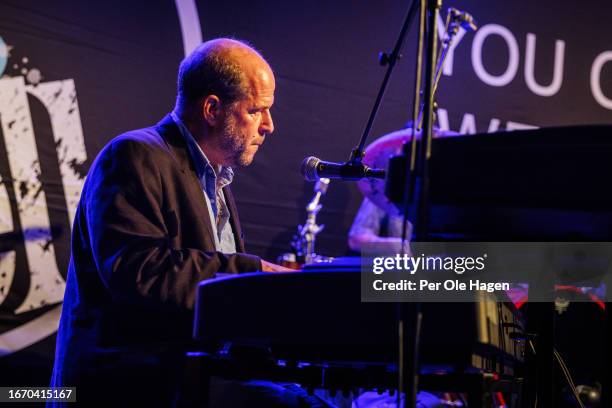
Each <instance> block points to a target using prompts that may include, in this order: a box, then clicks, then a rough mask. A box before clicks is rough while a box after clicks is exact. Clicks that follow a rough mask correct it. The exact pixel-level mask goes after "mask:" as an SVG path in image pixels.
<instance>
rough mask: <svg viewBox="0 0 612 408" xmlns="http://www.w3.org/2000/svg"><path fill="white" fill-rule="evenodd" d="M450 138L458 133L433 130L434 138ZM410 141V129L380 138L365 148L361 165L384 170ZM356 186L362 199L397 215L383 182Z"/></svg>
mask: <svg viewBox="0 0 612 408" xmlns="http://www.w3.org/2000/svg"><path fill="white" fill-rule="evenodd" d="M452 136H459V133H457V132H453V131H451V130H441V129H434V130H433V137H434V138H439V137H452ZM416 137H417V139H420V138H421V132H417V133H416ZM411 140H412V129H411V128H406V129H401V130H396V131H395V132H392V133H389V134H387V135H384V136H381V137H379V138H378V139H376V140H375V141H373V142H372V143H371V144H370V145H369V146H368V147H366V149H365V155H364V157H363V163H364V164H365V165H367V166H369V167H371V168H376V169H386V168H387V165H388V163H389V157H391V156H394V155H397V154H399V153H401V151H402V146H403V145H404V143H406V142H410V141H411ZM357 186H358V187H359V190H361V193H362V194H363V195H364V197H366V198H368V199H369V200H370V201H372V202H373V203H374V204H376V205H377V206H378V207H380V208H381V209H383V210H384V211H385V212H386V213H387V214H390V215H399V211H398V209H397V207H395V205H394V204H393V203H392V202H391V201H389V199H388V198H387V197H386V196H385V180H380V179H362V180H360V181H359V182H358V183H357Z"/></svg>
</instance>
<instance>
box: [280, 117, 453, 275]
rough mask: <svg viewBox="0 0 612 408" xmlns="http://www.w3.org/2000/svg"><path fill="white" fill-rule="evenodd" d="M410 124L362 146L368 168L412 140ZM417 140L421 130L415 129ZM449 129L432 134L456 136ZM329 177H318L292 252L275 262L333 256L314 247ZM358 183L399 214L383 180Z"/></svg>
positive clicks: (298, 263) (294, 264) (380, 165)
mask: <svg viewBox="0 0 612 408" xmlns="http://www.w3.org/2000/svg"><path fill="white" fill-rule="evenodd" d="M412 134H413V131H412V128H409V127H408V128H404V129H400V130H397V131H394V132H391V133H389V134H387V135H384V136H382V137H380V138H378V139H376V140H374V142H372V143H371V144H370V145H369V146H368V147H367V148H366V150H365V155H364V157H363V163H364V164H365V165H366V166H368V167H370V168H377V169H384V168H387V164H388V163H389V158H390V157H392V156H394V155H397V154H399V153H400V152H401V150H402V147H403V145H404V144H405V143H410V142H411V141H412ZM415 135H416V137H417V140H418V139H420V137H421V132H420V131H417V132H415ZM458 135H459V133H457V132H453V131H451V130H442V129H438V128H436V129H434V136H433V137H434V138H444V137H453V136H458ZM329 184H330V180H329V179H327V178H321V179H319V180H318V181H317V182H316V183H315V185H314V193H315V195H314V197H313V198H312V200H311V201H310V202H309V203H308V205H307V206H306V214H307V217H306V222H305V223H304V224H303V225H299V226H298V227H297V233H296V234H295V235H294V236H293V239H292V241H291V252H288V253H284V254H282V255H281V256H279V257H278V260H277V262H278V263H279V264H280V265H282V266H285V267H288V268H294V269H300V268H301V267H302V266H304V265H308V264H313V263H320V262H331V261H332V260H333V258H332V257H329V256H323V255H319V254H317V253H316V251H315V241H316V236H317V235H318V234H319V233H320V232H321V231H323V228H324V227H325V226H324V225H318V224H317V221H316V217H317V214H318V213H319V211H320V210H321V209H322V205H321V198H322V197H323V196H324V195H325V193H326V192H327V189H328V187H329ZM357 186H358V188H359V190H360V191H361V193H362V194H363V196H364V198H365V199H368V200H370V201H371V202H373V203H374V204H376V205H377V206H378V207H379V208H381V209H382V210H383V211H385V212H386V213H387V214H389V215H399V211H398V209H397V207H396V206H395V205H394V204H393V203H392V202H391V201H390V200H389V199H388V198H387V197H386V196H385V181H384V180H382V179H374V178H364V179H362V180H360V181H358V182H357Z"/></svg>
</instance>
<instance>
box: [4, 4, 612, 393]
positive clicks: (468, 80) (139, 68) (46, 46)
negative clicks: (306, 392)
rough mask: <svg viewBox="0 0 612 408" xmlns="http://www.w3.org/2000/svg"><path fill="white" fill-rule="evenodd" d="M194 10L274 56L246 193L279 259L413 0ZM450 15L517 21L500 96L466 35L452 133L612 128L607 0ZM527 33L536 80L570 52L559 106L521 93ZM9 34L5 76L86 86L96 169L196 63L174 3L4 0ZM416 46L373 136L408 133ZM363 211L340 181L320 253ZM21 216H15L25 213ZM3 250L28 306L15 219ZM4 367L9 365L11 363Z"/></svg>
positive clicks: (42, 135)
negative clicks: (313, 176)
mask: <svg viewBox="0 0 612 408" xmlns="http://www.w3.org/2000/svg"><path fill="white" fill-rule="evenodd" d="M196 3H197V7H198V11H199V16H200V23H201V27H202V37H203V39H204V40H207V39H211V38H214V37H219V36H233V37H236V38H240V39H244V40H247V41H249V42H250V43H252V44H253V45H254V46H255V47H256V48H257V49H259V50H260V51H261V52H262V54H263V55H264V56H265V57H266V58H267V59H268V60H269V62H270V64H271V65H272V67H273V69H274V71H275V73H276V78H277V91H276V102H275V106H274V108H273V109H272V112H273V118H274V120H275V126H276V132H275V134H273V135H272V136H271V137H270V138H269V139H268V140H267V141H266V144H265V146H264V147H263V149H261V150H260V152H259V153H258V155H257V157H256V160H255V163H254V164H253V165H252V166H251V167H249V168H248V169H244V170H241V171H239V172H238V173H237V176H236V178H235V184H234V192H235V195H236V197H237V201H238V206H239V209H240V213H241V219H242V221H243V227H244V229H245V235H246V240H247V248H248V250H249V251H250V252H252V253H256V254H258V255H261V256H265V257H266V258H268V259H271V260H272V259H274V258H275V257H276V256H277V255H279V254H280V253H283V252H287V251H289V249H290V247H289V242H290V240H291V236H292V235H293V234H294V232H295V230H296V227H297V225H298V224H300V223H303V222H304V220H305V212H304V207H305V205H306V204H307V202H308V201H309V199H310V197H311V195H312V184H311V183H307V182H305V181H303V179H302V177H301V176H300V174H299V166H300V163H301V161H302V159H303V158H304V157H305V156H309V155H315V156H318V157H320V158H322V159H324V160H329V161H344V160H346V159H347V158H348V155H349V153H350V151H351V149H352V148H353V147H354V146H355V145H356V143H357V141H358V139H359V136H360V135H361V133H362V131H363V128H364V125H365V123H366V120H367V117H368V115H369V112H370V109H371V106H372V103H373V101H374V97H375V95H376V93H377V91H378V86H379V84H380V82H381V80H382V78H383V75H384V68H383V67H381V66H380V65H379V64H378V62H377V54H378V53H379V52H380V51H390V50H391V48H392V47H393V44H394V43H395V41H396V37H397V34H398V32H399V29H400V27H401V24H402V21H403V18H404V16H405V13H406V11H407V8H408V3H409V2H406V1H399V0H383V1H376V2H374V1H366V0H356V1H349V0H341V1H331V2H330V1H323V0H309V1H301V0H298V1H290V2H288V1H282V0H265V1H263V0H260V1H253V0H251V1H246V0H236V1H231V2H218V1H208V0H203V1H197V2H196ZM450 6H457V7H459V8H460V9H462V10H467V11H469V12H470V13H471V14H473V16H474V18H475V19H476V21H477V23H478V24H479V25H480V26H481V27H482V26H485V25H488V24H497V25H501V26H504V27H506V28H507V29H508V30H510V32H511V33H512V35H513V36H514V38H515V39H516V41H517V43H518V49H519V67H518V71H517V74H516V76H515V77H514V79H513V80H512V81H511V82H510V83H509V84H508V85H506V86H503V87H492V86H489V85H487V84H486V83H484V82H483V81H482V80H481V79H479V78H478V76H477V74H476V73H475V70H474V68H473V64H472V60H471V52H472V41H473V38H474V33H466V35H465V36H464V37H463V39H462V41H461V42H460V43H459V45H458V46H457V48H456V50H455V55H454V67H453V68H454V69H453V75H452V76H443V77H442V81H441V85H440V88H439V93H438V102H439V105H440V107H442V108H444V109H445V110H447V112H448V118H449V125H450V128H451V129H453V130H460V129H461V127H462V122H463V120H464V115H465V114H472V115H474V117H475V124H476V131H478V132H486V131H487V129H488V127H489V121H490V120H491V119H493V118H496V119H499V121H500V127H501V128H504V127H505V124H506V122H507V121H513V122H520V123H525V124H530V125H535V126H559V125H571V124H588V123H612V111H610V110H608V109H605V108H604V107H602V106H600V105H599V104H598V103H597V102H596V101H595V99H594V98H593V96H592V93H591V89H590V85H589V84H590V82H589V81H590V80H589V75H590V70H591V66H592V63H593V61H594V59H595V58H596V56H597V55H599V54H600V53H602V52H604V51H607V50H612V42H611V41H610V38H612V27H611V26H610V24H609V16H610V12H612V5H611V4H610V2H609V1H604V0H592V1H589V2H588V7H587V6H586V5H585V4H584V3H580V2H574V1H551V0H542V1H537V2H533V1H528V0H520V1H513V2H485V1H476V0H471V1H461V2H459V1H446V2H444V9H446V8H447V7H450ZM443 14H444V15H445V14H446V13H445V12H443ZM527 33H533V34H535V35H536V37H537V46H536V54H535V55H536V64H535V77H536V79H537V81H538V83H540V84H549V83H550V81H551V79H552V70H553V54H554V44H555V41H556V40H563V41H564V42H565V58H564V63H563V67H564V74H563V84H562V86H561V89H560V91H559V92H558V93H557V94H555V95H554V96H551V97H542V96H538V95H536V94H534V93H533V92H532V91H531V90H529V88H528V87H527V85H526V83H525V79H524V66H525V49H526V35H527ZM0 37H2V38H3V40H4V42H5V43H6V44H8V45H10V46H11V47H12V49H11V50H10V55H9V57H8V61H7V66H6V69H5V71H4V73H3V75H4V76H7V77H15V76H19V75H23V74H22V73H21V70H22V68H26V69H31V68H34V67H35V68H37V69H39V70H40V72H41V73H42V76H43V78H42V82H49V81H57V80H64V79H73V80H74V82H75V87H76V94H77V99H78V107H79V110H80V117H81V123H82V128H83V132H84V139H85V147H86V152H87V161H86V162H85V163H83V164H82V165H83V170H84V171H85V170H86V169H87V168H88V167H89V164H90V163H91V161H92V160H93V159H94V158H95V156H96V154H97V153H98V152H99V151H100V149H101V148H102V146H104V144H106V143H107V142H108V141H109V140H110V139H111V138H113V137H114V136H116V135H118V134H120V133H122V132H124V131H127V130H130V129H134V128H140V127H145V126H149V125H151V124H153V123H155V122H157V121H158V120H159V119H161V118H162V117H163V116H164V115H165V114H166V113H167V112H169V111H170V110H171V109H172V107H173V105H174V96H175V88H176V70H177V66H178V64H179V63H180V61H181V59H182V58H183V56H184V53H183V43H182V38H181V31H180V25H179V21H178V17H177V12H176V7H175V4H174V2H173V1H171V0H164V1H162V0H157V1H125V0H122V1H118V0H107V1H103V2H83V1H77V0H56V1H52V2H44V1H34V0H4V1H3V2H2V3H0ZM414 44H415V31H414V30H412V31H411V32H410V35H409V37H408V39H407V43H406V46H405V48H404V50H403V55H404V56H403V58H402V60H401V61H400V64H399V65H398V66H397V69H396V72H395V74H394V76H393V78H392V81H391V84H390V86H389V89H388V92H387V94H386V97H385V99H384V102H383V104H382V106H381V109H380V112H379V116H378V118H377V120H376V122H375V124H374V128H373V130H372V133H371V136H370V139H369V140H370V141H371V140H374V139H375V138H376V137H379V136H382V135H384V134H386V133H389V132H391V131H394V130H397V129H400V128H401V127H403V125H404V123H405V122H406V121H407V120H408V118H409V116H410V113H409V112H411V111H412V102H411V100H412V95H413V89H412V88H413V81H414V78H413V76H414V62H413V58H412V56H413V55H414ZM482 55H483V58H482V59H483V63H484V66H485V68H486V70H487V71H488V72H489V73H490V74H493V75H499V74H501V73H502V72H503V71H504V70H505V68H506V66H507V63H508V58H509V55H508V50H507V46H506V44H505V42H504V41H503V40H502V39H501V37H499V36H495V35H493V36H490V37H488V38H487V40H486V41H485V43H484V46H483V51H482ZM24 57H27V61H28V62H27V63H24V62H23V58H24ZM15 66H16V67H15ZM0 80H1V79H0ZM601 88H602V89H603V91H604V93H605V94H606V95H608V97H609V98H612V63H608V64H607V65H606V66H605V67H604V69H603V70H602V74H601ZM30 105H31V106H30V110H31V113H32V117H33V120H34V130H35V134H36V137H37V143H38V154H39V157H40V161H41V166H42V168H43V173H42V174H41V180H42V182H43V186H44V189H45V193H46V194H47V197H55V201H53V200H54V199H53V198H48V201H49V200H50V203H52V204H53V206H52V208H51V209H50V210H49V218H50V221H51V225H52V228H53V227H54V226H58V228H57V231H54V232H53V245H54V246H55V252H56V254H57V255H56V258H57V264H58V268H59V269H60V271H61V272H62V274H64V275H65V270H66V267H67V261H68V245H69V239H70V238H69V232H70V231H69V228H67V227H66V225H69V222H68V215H67V210H66V206H65V203H63V202H62V200H61V199H58V198H57V197H60V198H61V197H62V194H63V192H62V190H61V182H60V180H59V179H58V177H59V173H58V171H57V170H56V167H57V160H58V159H57V157H56V154H55V150H54V149H53V146H52V143H53V139H52V138H51V137H50V136H49V135H50V133H51V129H50V125H49V123H48V122H49V119H48V117H46V115H45V110H44V107H40V106H38V105H37V102H36V101H35V100H34V99H33V98H30ZM0 109H2V107H0ZM577 137H579V135H577ZM611 137H612V135H611ZM6 154H7V153H6V151H4V149H0V155H2V157H0V171H1V172H2V174H3V176H4V180H3V182H4V183H5V185H6V188H7V190H8V194H9V198H10V199H11V203H12V205H13V207H15V191H13V188H12V186H11V184H10V183H9V182H7V180H6V179H7V175H6V174H7V164H6V162H7V159H6ZM45 169H48V170H46V171H45ZM533 171H534V172H537V171H538V169H537V168H534V169H533ZM604 176H605V175H596V177H601V178H602V185H603V182H604V180H605V178H604ZM360 201H361V194H360V193H359V191H358V190H357V189H356V186H355V185H354V184H350V183H342V182H332V184H331V186H330V189H329V192H328V195H327V196H326V197H325V198H324V199H323V205H324V207H323V210H322V211H321V212H320V214H319V219H318V220H319V223H321V224H325V225H326V228H325V230H324V232H323V233H321V235H320V236H319V237H318V246H317V250H318V252H319V253H321V254H323V255H330V256H339V255H343V254H345V253H346V252H347V245H346V234H347V231H348V229H349V228H350V225H351V222H352V219H353V216H354V213H355V211H356V209H357V208H358V206H359V204H360ZM12 211H13V213H12V216H13V218H14V219H15V211H16V209H15V208H12ZM0 243H1V244H2V245H3V248H5V249H4V250H6V248H9V249H13V250H15V251H16V253H17V269H16V271H15V275H16V278H15V280H14V283H13V285H12V286H11V287H10V288H9V290H10V293H11V296H10V298H11V299H21V298H23V297H24V292H25V291H27V285H28V283H29V274H30V272H31V271H30V270H29V267H28V263H27V261H26V260H25V259H24V257H25V255H24V250H23V247H24V244H23V239H22V237H21V231H20V230H19V225H18V223H17V221H15V231H14V233H13V234H12V235H11V236H10V237H8V238H7V237H6V236H3V237H0ZM41 272H42V273H44V271H41ZM15 308H16V304H15V302H7V303H5V304H0V333H2V332H4V331H7V330H11V329H13V328H15V327H18V326H19V325H20V324H23V323H24V322H27V321H28V320H29V319H31V318H32V317H35V316H36V315H38V314H40V313H44V312H45V311H46V310H48V309H47V308H42V309H40V310H38V311H34V312H28V313H24V314H20V315H16V314H15V313H14V310H15ZM52 342H53V339H52V338H51V339H50V340H48V342H47V345H46V347H43V346H40V345H38V346H36V347H38V348H36V347H33V348H30V349H29V350H30V351H32V350H34V351H33V352H34V354H36V355H42V356H45V355H46V356H47V357H49V350H50V347H52ZM9 358H14V357H9ZM34 360H35V361H37V360H36V359H34ZM22 361H23V360H22ZM2 362H4V363H6V362H10V360H9V359H8V358H7V357H3V358H2V359H0V363H2ZM18 378H19V377H18V376H15V374H14V376H13V379H12V380H11V382H12V383H19V381H18ZM0 380H3V379H0ZM1 382H2V383H6V382H5V381H1ZM21 384H23V383H21Z"/></svg>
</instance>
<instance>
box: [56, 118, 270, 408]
mask: <svg viewBox="0 0 612 408" xmlns="http://www.w3.org/2000/svg"><path fill="white" fill-rule="evenodd" d="M203 194H204V193H203V191H202V188H201V186H200V182H199V180H198V179H197V177H196V174H195V170H194V164H193V162H192V160H191V158H190V156H189V153H188V150H187V146H186V144H185V141H184V139H183V138H182V135H181V134H180V131H179V129H178V127H177V125H176V124H175V123H174V121H173V120H172V118H171V117H170V116H166V117H165V118H164V119H163V120H162V121H161V122H160V123H158V124H157V125H156V126H154V127H151V128H146V129H141V130H136V131H132V132H128V133H125V134H123V135H120V136H118V137H116V138H115V139H113V140H112V141H111V142H110V143H109V144H108V145H106V146H105V147H104V149H103V150H102V151H101V152H100V154H99V155H98V157H97V158H96V160H95V161H94V163H93V164H92V166H91V168H90V170H89V173H88V176H87V180H86V182H85V186H84V188H83V191H82V194H81V200H80V203H79V206H78V209H77V213H76V217H75V221H74V227H73V231H72V256H71V260H70V265H69V269H68V278H67V283H66V292H65V297H64V304H63V311H62V317H61V322H60V328H59V331H58V337H57V348H56V360H55V367H54V372H53V380H52V383H53V385H55V386H73V385H76V386H77V387H79V386H80V388H81V392H79V390H78V389H77V398H78V396H79V395H81V397H82V398H84V397H90V396H91V395H88V394H86V393H87V392H90V391H91V392H95V391H98V397H99V396H100V391H99V389H100V388H101V387H104V386H105V384H106V387H110V388H112V387H117V386H118V387H121V386H122V385H125V386H128V387H129V386H130V385H129V384H130V382H132V385H131V386H132V387H134V386H136V385H137V384H136V382H138V383H140V382H141V380H142V382H143V384H146V385H147V386H148V387H147V388H148V389H149V390H148V392H153V394H154V395H155V393H156V392H158V391H159V390H156V389H155V387H156V385H155V384H156V383H158V382H159V384H158V386H159V387H164V385H167V383H168V381H171V380H173V379H174V378H173V377H172V375H173V374H171V373H172V372H173V370H176V369H177V367H176V364H175V362H176V361H177V360H176V359H175V357H176V356H177V355H180V354H181V352H182V351H184V350H185V349H186V348H188V347H189V346H190V339H191V332H192V325H193V307H194V302H195V294H196V287H197V285H198V282H200V281H201V280H204V279H208V278H211V277H214V276H215V273H217V272H228V273H240V272H251V271H256V270H260V269H261V260H260V258H258V257H256V256H253V255H247V254H244V253H242V252H244V244H243V241H242V232H241V230H240V222H239V220H238V213H237V211H236V206H235V203H234V200H233V197H232V194H231V192H230V190H229V188H227V187H226V188H225V189H224V194H225V199H226V201H227V204H228V207H229V211H230V220H231V225H232V229H233V232H234V236H235V241H236V246H237V249H238V253H236V254H231V255H226V254H223V253H220V252H216V251H215V245H214V242H215V241H214V236H213V231H212V227H211V220H210V216H209V213H208V209H207V206H206V202H205V199H204V195H203ZM222 312H223V311H222V310H221V309H220V310H219V313H222ZM145 379H146V380H145ZM126 381H127V382H128V384H124V383H125V382H126ZM105 392H111V391H109V390H107V391H105ZM82 398H81V400H82ZM98 401H99V400H98ZM139 401H141V402H142V400H139ZM154 401H157V402H160V401H161V400H160V399H154ZM161 405H165V404H161Z"/></svg>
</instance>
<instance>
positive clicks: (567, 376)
mask: <svg viewBox="0 0 612 408" xmlns="http://www.w3.org/2000/svg"><path fill="white" fill-rule="evenodd" d="M553 353H554V355H555V358H556V359H557V362H558V363H559V366H560V367H561V371H563V374H564V376H565V379H566V380H567V383H568V385H569V386H570V389H571V391H572V394H574V398H575V399H576V402H577V403H578V406H579V407H580V408H585V407H584V404H583V403H582V400H581V399H580V396H579V395H578V391H577V390H576V385H575V384H574V380H573V379H572V375H571V373H570V371H569V368H567V366H566V365H565V361H563V358H562V357H561V354H559V352H558V351H557V349H553Z"/></svg>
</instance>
